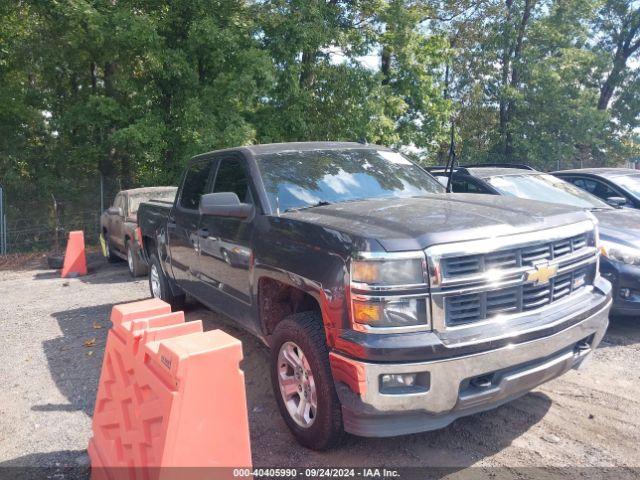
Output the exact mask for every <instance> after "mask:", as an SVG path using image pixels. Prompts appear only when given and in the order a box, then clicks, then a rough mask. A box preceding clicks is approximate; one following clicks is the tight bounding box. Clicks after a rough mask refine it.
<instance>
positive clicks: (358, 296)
mask: <svg viewBox="0 0 640 480" xmlns="http://www.w3.org/2000/svg"><path fill="white" fill-rule="evenodd" d="M425 268H426V265H425V258H424V255H423V254H422V252H416V253H415V254H414V253H408V254H388V256H387V255H386V254H385V256H382V257H372V258H366V257H365V258H364V259H361V258H357V259H354V260H352V261H351V287H352V297H351V300H352V304H351V306H352V308H351V313H352V321H353V323H352V324H353V328H355V329H356V330H364V329H366V330H367V331H369V332H371V331H373V330H374V329H375V328H389V327H418V328H420V327H422V326H424V327H427V326H428V324H429V320H428V315H427V307H428V305H427V300H428V287H427V283H426V280H425V275H424V270H425ZM392 292H398V293H397V294H395V293H392ZM400 292H401V293H400ZM368 327H374V329H368Z"/></svg>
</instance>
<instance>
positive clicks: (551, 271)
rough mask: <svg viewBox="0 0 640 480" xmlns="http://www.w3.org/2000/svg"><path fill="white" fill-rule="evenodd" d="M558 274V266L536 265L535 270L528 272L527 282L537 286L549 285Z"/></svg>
mask: <svg viewBox="0 0 640 480" xmlns="http://www.w3.org/2000/svg"><path fill="white" fill-rule="evenodd" d="M557 273H558V265H551V264H548V263H542V264H539V265H535V270H530V271H528V272H527V273H526V274H525V275H526V279H527V282H530V283H533V284H535V285H544V284H546V283H549V280H551V279H552V278H553V277H555V276H556V275H557Z"/></svg>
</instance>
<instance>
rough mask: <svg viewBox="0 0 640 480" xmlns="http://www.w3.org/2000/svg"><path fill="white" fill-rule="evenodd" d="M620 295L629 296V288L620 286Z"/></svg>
mask: <svg viewBox="0 0 640 480" xmlns="http://www.w3.org/2000/svg"><path fill="white" fill-rule="evenodd" d="M620 296H621V297H622V298H629V297H630V296H631V290H630V289H628V288H621V289H620Z"/></svg>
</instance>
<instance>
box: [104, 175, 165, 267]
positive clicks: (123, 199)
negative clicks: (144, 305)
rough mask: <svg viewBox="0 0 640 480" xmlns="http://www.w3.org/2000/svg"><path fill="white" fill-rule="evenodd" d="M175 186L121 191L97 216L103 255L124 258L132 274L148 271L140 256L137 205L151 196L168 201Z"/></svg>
mask: <svg viewBox="0 0 640 480" xmlns="http://www.w3.org/2000/svg"><path fill="white" fill-rule="evenodd" d="M176 190H177V187H148V188H135V189H132V190H122V191H121V192H119V193H118V194H117V195H116V197H115V199H114V201H113V205H112V206H111V207H109V208H108V209H107V210H105V211H104V212H103V214H102V215H101V216H100V231H101V234H102V237H103V239H104V242H105V255H106V257H107V260H109V261H110V262H118V261H120V260H126V261H127V265H128V267H129V272H130V273H131V275H132V276H133V277H138V276H140V275H144V274H146V273H147V265H146V263H145V262H144V261H143V260H142V258H141V257H140V242H139V239H138V235H136V229H137V227H138V222H137V214H138V207H139V206H140V204H141V203H142V202H146V201H149V200H151V199H153V200H157V201H161V202H162V201H171V202H173V198H174V197H175V195H176Z"/></svg>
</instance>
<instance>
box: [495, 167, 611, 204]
mask: <svg viewBox="0 0 640 480" xmlns="http://www.w3.org/2000/svg"><path fill="white" fill-rule="evenodd" d="M486 180H487V181H488V182H489V183H490V184H491V185H492V186H493V188H495V189H496V190H498V191H499V192H500V193H501V194H503V195H511V196H513V197H518V198H528V199H529V200H540V201H542V202H550V203H561V204H563V205H572V206H574V207H580V208H587V209H592V208H611V207H609V206H608V205H607V204H606V203H604V202H602V201H600V200H599V199H598V198H596V197H594V196H593V195H591V194H590V193H587V192H585V191H584V190H581V189H579V188H578V187H576V186H574V185H572V184H570V183H568V182H565V181H564V180H561V179H559V178H557V177H554V176H553V175H547V174H546V173H540V174H534V175H531V174H526V175H503V176H496V177H490V178H487V179H486Z"/></svg>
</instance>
